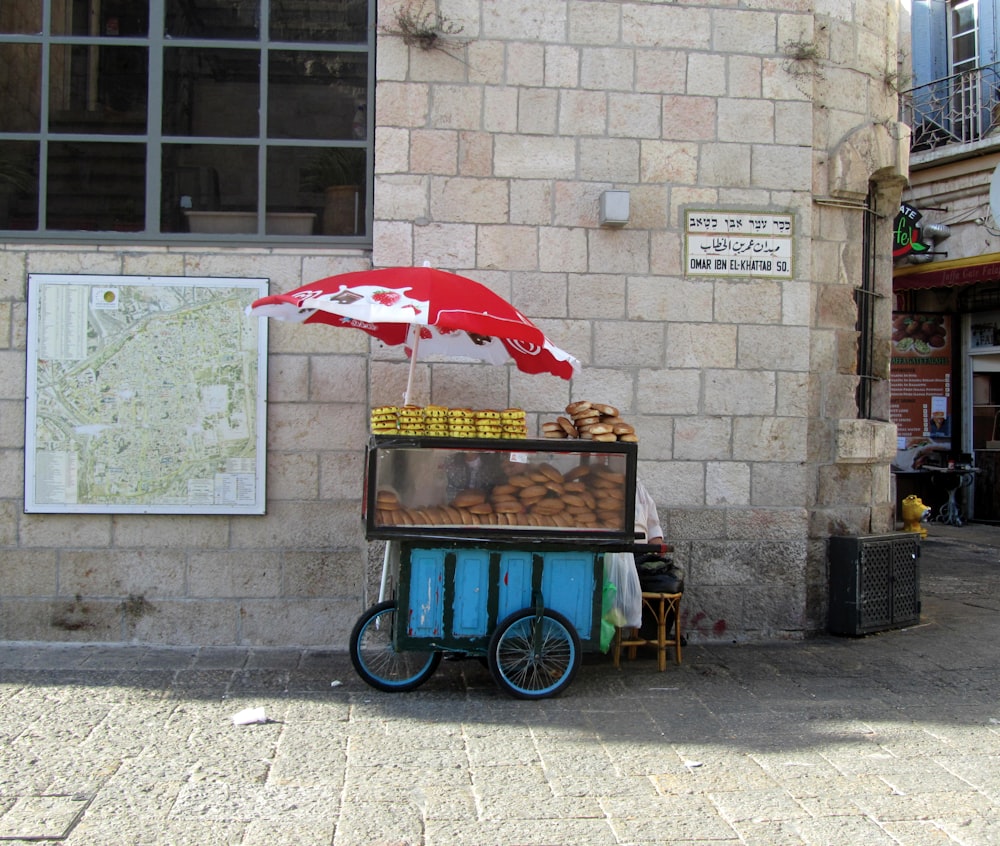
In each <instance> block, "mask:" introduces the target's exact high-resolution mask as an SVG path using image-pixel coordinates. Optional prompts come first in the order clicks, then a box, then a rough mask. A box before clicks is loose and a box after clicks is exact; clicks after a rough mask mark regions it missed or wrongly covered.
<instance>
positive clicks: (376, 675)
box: [350, 599, 441, 693]
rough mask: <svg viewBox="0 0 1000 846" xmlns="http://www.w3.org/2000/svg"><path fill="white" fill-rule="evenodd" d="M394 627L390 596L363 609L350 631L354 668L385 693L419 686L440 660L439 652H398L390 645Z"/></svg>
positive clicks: (393, 606)
mask: <svg viewBox="0 0 1000 846" xmlns="http://www.w3.org/2000/svg"><path fill="white" fill-rule="evenodd" d="M395 628H396V602H395V600H392V599H389V600H386V601H385V602H380V603H378V605H373V606H372V607H371V608H369V609H368V610H367V611H365V613H364V614H362V615H361V617H360V618H359V619H358V621H357V622H356V623H355V624H354V630H353V631H352V632H351V643H350V651H351V663H352V664H353V665H354V669H355V670H357V672H358V675H359V676H361V678H362V679H364V680H365V681H366V682H367V683H368V684H370V685H371V686H372V687H374V688H377V689H378V690H384V691H386V692H388V693H397V692H402V691H406V690H413V689H414V688H417V687H420V685H422V684H423V683H424V682H425V681H427V679H429V678H430V677H431V676H432V675H433V674H434V671H435V670H436V669H437V666H438V664H440V663H441V653H440V652H423V651H412V652H411V651H406V652H398V651H397V650H396V647H395V645H394V644H393V632H394V631H395Z"/></svg>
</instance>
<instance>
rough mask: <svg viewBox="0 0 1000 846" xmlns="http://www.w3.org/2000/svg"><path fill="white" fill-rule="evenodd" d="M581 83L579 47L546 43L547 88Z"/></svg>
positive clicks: (574, 85)
mask: <svg viewBox="0 0 1000 846" xmlns="http://www.w3.org/2000/svg"><path fill="white" fill-rule="evenodd" d="M579 84H580V50H579V48H578V47H576V46H573V45H570V44H548V45H546V47H545V86H546V87H547V88H576V87H577V86H578V85H579ZM571 134H572V133H571Z"/></svg>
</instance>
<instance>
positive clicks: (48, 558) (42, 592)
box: [0, 549, 58, 601]
mask: <svg viewBox="0 0 1000 846" xmlns="http://www.w3.org/2000/svg"><path fill="white" fill-rule="evenodd" d="M57 579H58V571H57V565H56V553H55V551H53V550H50V549H37V550H36V549H7V550H5V551H4V553H3V566H2V567H0V597H2V598H3V600H4V601H6V600H8V599H11V598H14V597H33V598H35V597H42V596H47V597H52V596H55V594H56V592H57V584H58V581H57Z"/></svg>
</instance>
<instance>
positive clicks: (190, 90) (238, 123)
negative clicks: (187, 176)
mask: <svg viewBox="0 0 1000 846" xmlns="http://www.w3.org/2000/svg"><path fill="white" fill-rule="evenodd" d="M259 104H260V54H259V53H258V52H257V51H256V50H225V49H202V48H196V47H191V48H177V49H167V50H165V51H164V54H163V133H164V134H165V135H194V136H206V135H222V136H231V137H237V138H246V137H253V136H256V135H257V134H258V132H259V111H260V105H259Z"/></svg>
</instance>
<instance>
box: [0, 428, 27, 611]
mask: <svg viewBox="0 0 1000 846" xmlns="http://www.w3.org/2000/svg"><path fill="white" fill-rule="evenodd" d="M22 496H24V450H19V449H3V448H0V499H18V498H20V497H22ZM0 593H2V592H0Z"/></svg>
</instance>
